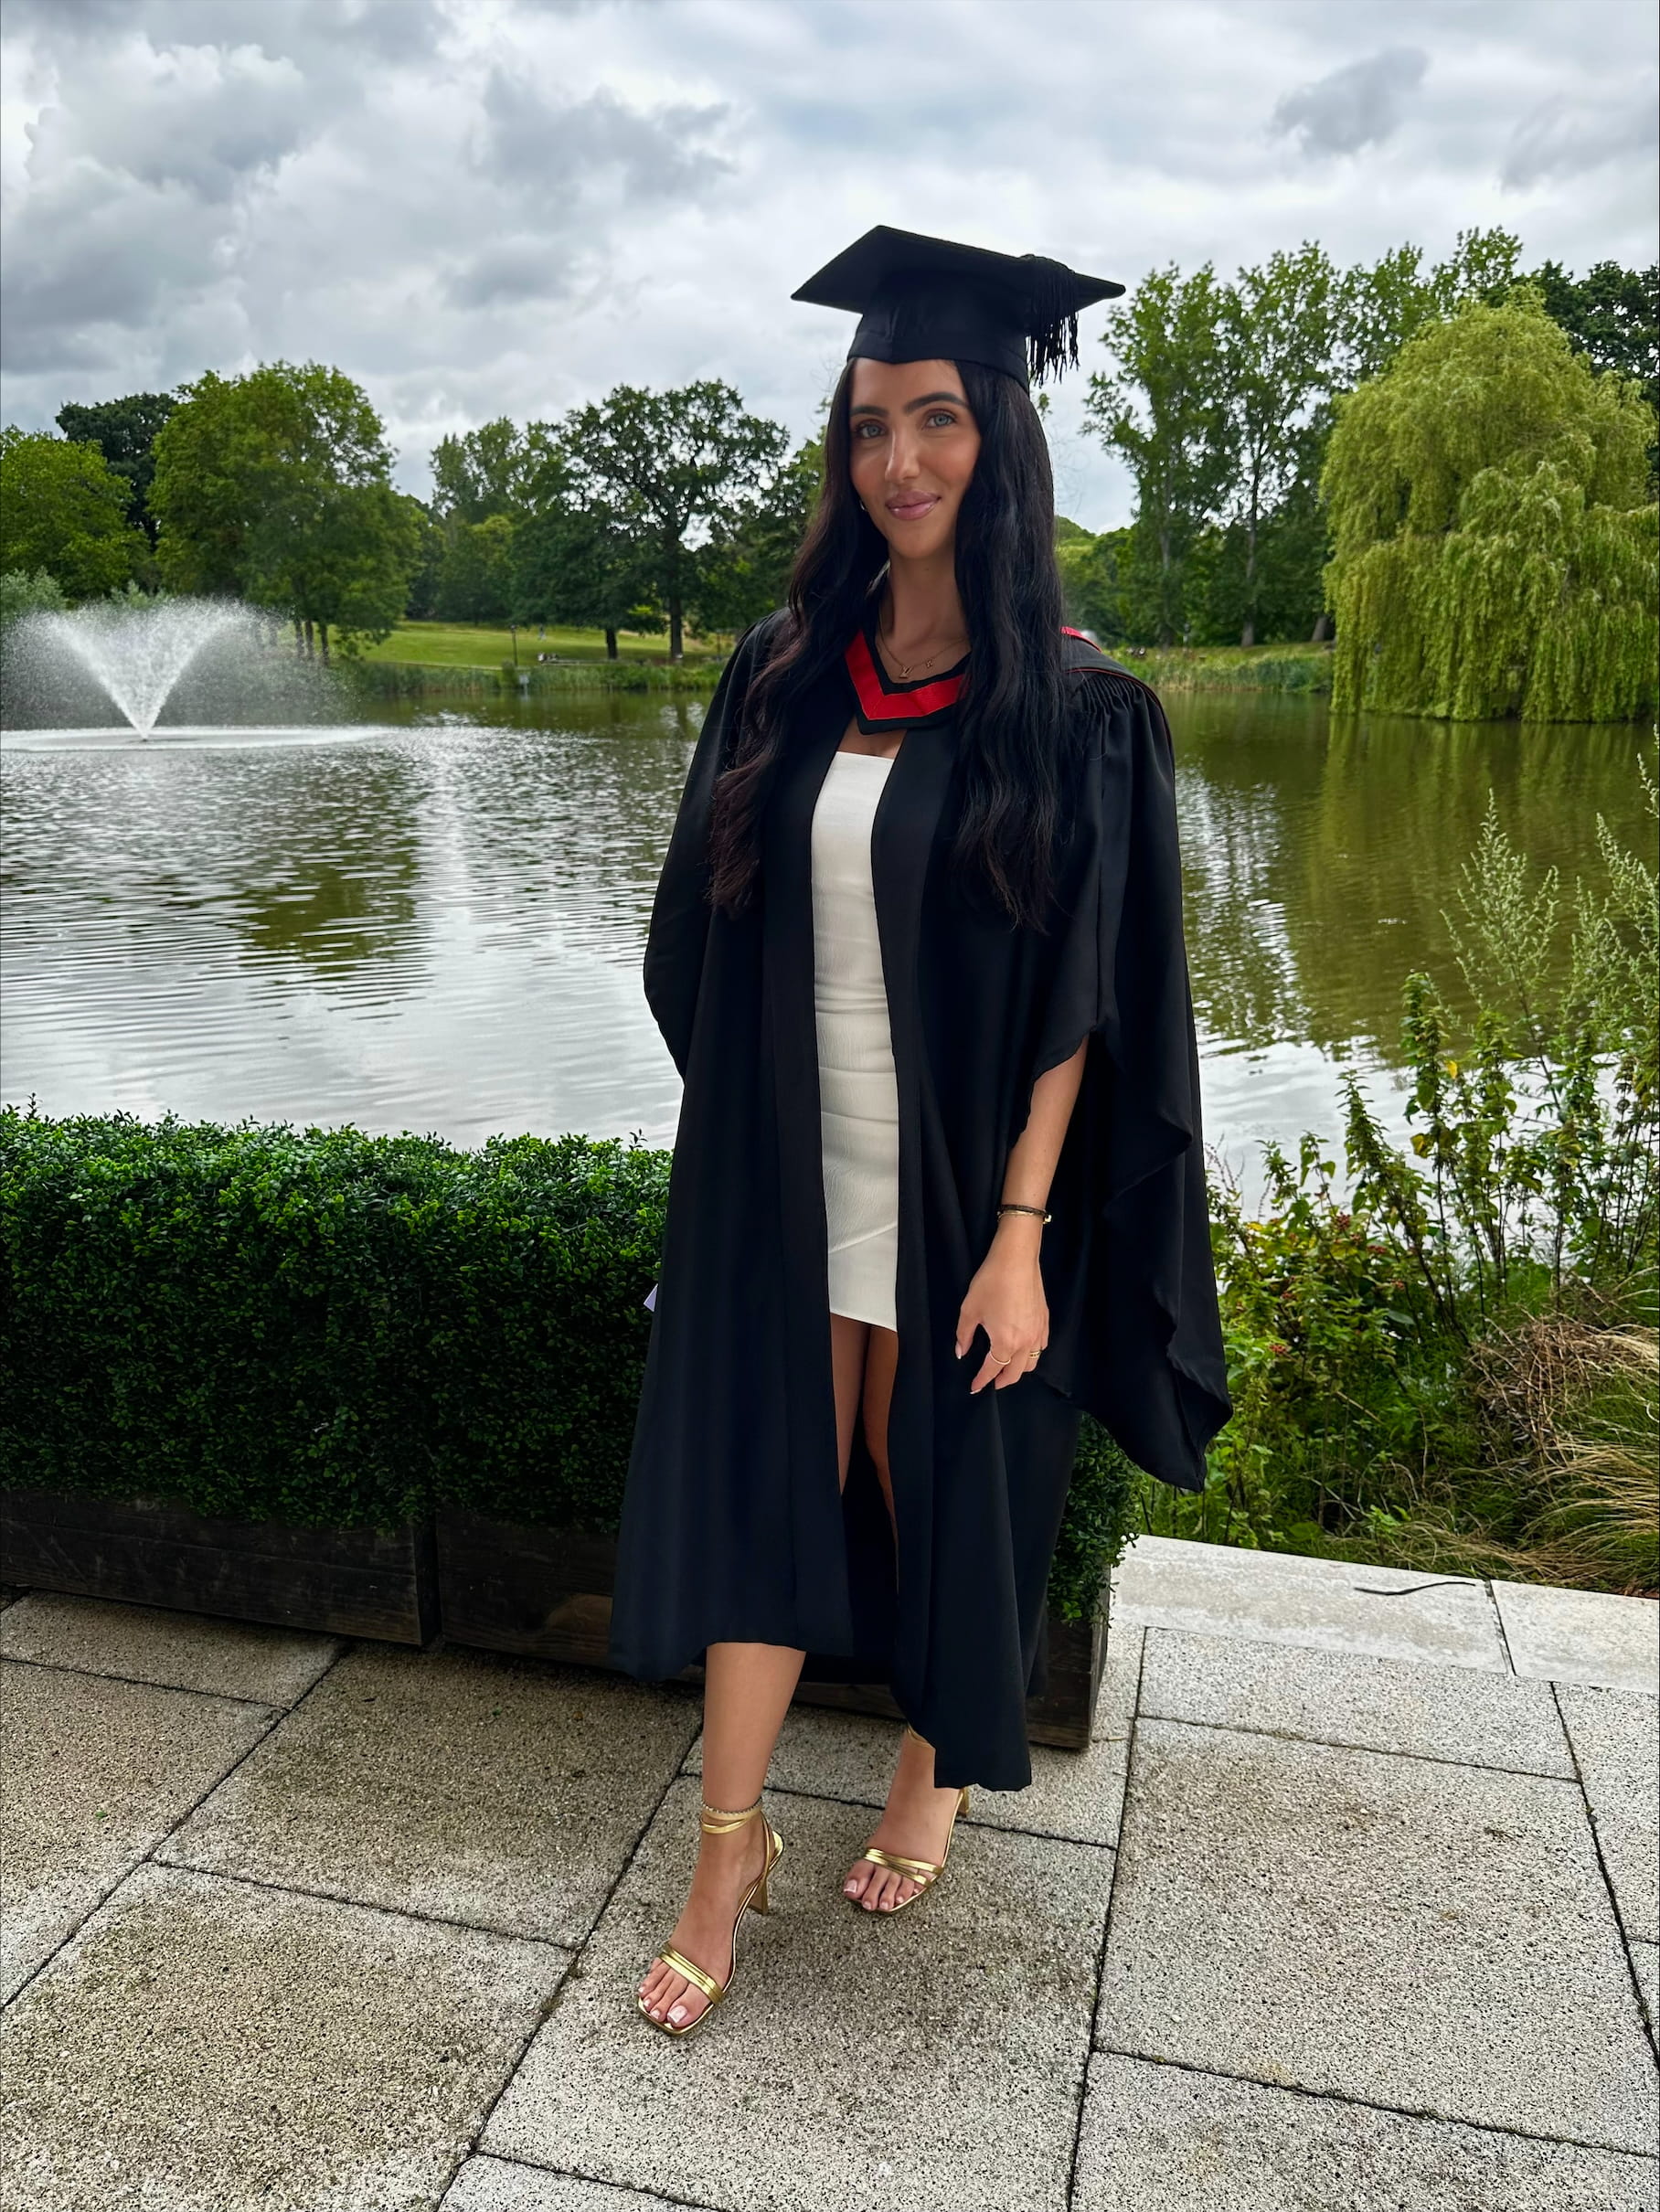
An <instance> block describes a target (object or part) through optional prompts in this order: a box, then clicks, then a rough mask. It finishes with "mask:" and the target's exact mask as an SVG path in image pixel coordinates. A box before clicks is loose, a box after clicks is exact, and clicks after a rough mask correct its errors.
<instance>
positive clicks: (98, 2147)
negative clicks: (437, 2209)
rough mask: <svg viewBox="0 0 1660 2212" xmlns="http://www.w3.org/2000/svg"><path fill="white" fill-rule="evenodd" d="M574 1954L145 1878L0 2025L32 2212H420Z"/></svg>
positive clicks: (20, 2167) (146, 1872)
mask: <svg viewBox="0 0 1660 2212" xmlns="http://www.w3.org/2000/svg"><path fill="white" fill-rule="evenodd" d="M566 1963H567V1957H566V1954H565V1953H563V1952H560V1951H555V1950H553V1949H552V1948H551V1947H550V1946H548V1945H544V1944H539V1943H527V1942H523V1941H516V1940H515V1939H513V1938H510V1937H503V1936H495V1935H487V1934H484V1933H483V1932H481V1931H479V1930H474V1929H457V1928H442V1927H437V1926H434V1925H432V1924H431V1923H430V1922H427V1921H422V1920H413V1919H410V1918H408V1917H407V1916H404V1915H401V1914H397V1913H387V1912H373V1911H368V1910H366V1909H363V1908H362V1907H359V1906H355V1905H343V1904H339V1903H336V1902H335V1901H334V1900H332V1899H329V1898H311V1897H296V1896H293V1895H292V1894H289V1893H286V1892H283V1891H281V1890H271V1889H264V1888H258V1887H255V1886H254V1885H252V1884H249V1883H242V1882H230V1881H223V1880H220V1879H218V1878H217V1877H213V1876H210V1875H200V1874H191V1873H188V1872H186V1871H183V1870H181V1869H177V1868H174V1867H165V1866H154V1865H150V1866H141V1867H140V1868H139V1869H138V1870H137V1871H136V1872H135V1873H134V1874H133V1876H131V1877H129V1879H128V1880H127V1881H125V1882H123V1883H122V1886H121V1888H120V1889H118V1890H117V1891H116V1892H115V1894H114V1895H113V1896H112V1898H110V1899H109V1900H108V1902H107V1903H106V1904H105V1905H104V1906H103V1908H102V1909H101V1910H100V1911H99V1913H98V1914H97V1915H96V1916H95V1917H94V1918H93V1919H92V1920H90V1921H89V1922H88V1924H87V1926H86V1927H85V1928H84V1929H83V1930H81V1932H80V1935H79V1936H78V1937H77V1938H76V1939H75V1940H74V1941H73V1942H72V1943H69V1944H67V1945H66V1946H65V1947H64V1949H63V1950H62V1951H59V1954H58V1956H57V1958H55V1959H54V1960H53V1961H52V1962H51V1964H50V1965H49V1966H48V1968H47V1970H46V1972H45V1973H43V1974H41V1975H40V1977H39V1978H38V1979H37V1981H36V1982H34V1983H32V1984H31V1985H30V1987H29V1988H28V1989H27V1991H26V1992H25V1993H24V1994H23V1995H22V1996H21V1997H20V1998H18V2000H17V2001H16V2004H15V2005H13V2006H12V2008H11V2010H10V2012H9V2013H8V2015H6V2018H5V2024H4V2026H3V2027H0V2053H3V2054H4V2064H5V2079H6V2090H7V2101H6V2109H5V2116H4V2121H3V2122H0V2127H3V2130H4V2133H3V2135H0V2141H3V2142H4V2144H5V2168H6V2171H7V2172H8V2173H9V2174H10V2175H11V2176H12V2178H13V2186H14V2188H15V2189H16V2201H17V2202H18V2204H19V2205H27V2207H28V2208H29V2212H87V2207H89V2206H96V2207H98V2212H124V2207H140V2206H142V2207H145V2212H153V2208H156V2207H165V2212H184V2208H185V2207H191V2208H192V2212H203V2208H206V2207H212V2212H256V2208H257V2212H417V2208H418V2207H425V2206H429V2205H431V2203H432V2202H433V2200H434V2199H435V2197H436V2196H437V2195H438V2192H439V2190H440V2189H441V2188H442V2185H443V2183H444V2181H445V2179H446V2178H447V2176H448V2175H449V2174H450V2172H451V2170H452V2167H453V2166H454V2164H455V2162H456V2160H457V2159H458V2158H459V2157H460V2155H461V2154H462V2152H463V2149H464V2148H465V2146H466V2144H467V2143H468V2142H469V2141H470V2139H471V2137H472V2136H473V2134H474V2132H475V2131H476V2130H477V2128H478V2125H479V2122H480V2121H481V2120H482V2118H483V2116H484V2111H485V2109H486V2107H487V2105H488V2103H489V2100H490V2099H491V2098H492V2097H493V2096H494V2095H495V2092H496V2090H497V2089H498V2088H499V2087H500V2085H501V2083H502V2081H503V2080H504V2079H505V2077H506V2075H507V2073H508V2070H509V2068H511V2067H512V2064H513V2061H514V2059H515V2058H516V2055H517V2053H518V2051H519V2049H520V2048H521V2047H522V2045H523V2042H524V2039H525V2038H526V2037H527V2036H528V2035H529V2033H530V2032H531V2030H532V2029H533V2028H534V2027H535V2026H536V2024H537V2020H538V2019H539V2018H540V2017H541V2016H542V2015H543V2013H544V2012H545V2010H546V2008H547V2005H548V2002H549V2000H550V1999H551V1997H552V1994H553V1992H554V1990H555V1988H556V1986H557V1985H558V1983H559V1976H560V1973H562V1972H563V1970H564V1967H565V1965H566Z"/></svg>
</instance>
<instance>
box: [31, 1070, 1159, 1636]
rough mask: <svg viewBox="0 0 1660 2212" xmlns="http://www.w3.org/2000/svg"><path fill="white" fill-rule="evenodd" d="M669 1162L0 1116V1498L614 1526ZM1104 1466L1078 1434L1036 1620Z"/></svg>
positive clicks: (1071, 1585)
mask: <svg viewBox="0 0 1660 2212" xmlns="http://www.w3.org/2000/svg"><path fill="white" fill-rule="evenodd" d="M670 1156H671V1155H670V1154H667V1153H665V1152H657V1151H653V1150H649V1149H647V1148H646V1147H644V1146H641V1145H623V1144H622V1143H619V1142H616V1141H614V1140H612V1141H604V1142H597V1141H593V1140H591V1139H588V1138H584V1137H579V1136H568V1137H560V1138H558V1139H551V1140H548V1139H541V1138H537V1137H515V1138H505V1137H495V1138H492V1139H491V1140H490V1142H489V1143H487V1144H485V1145H484V1146H483V1148H482V1149H481V1150H479V1151H477V1152H462V1151H458V1150H456V1149H455V1148H454V1147H452V1146H451V1145H449V1144H446V1143H443V1142H442V1140H441V1139H439V1138H436V1137H415V1136H410V1135H407V1134H406V1135H403V1136H398V1137H370V1136H366V1135H364V1134H363V1133H361V1132H359V1131H357V1130H356V1129H351V1128H346V1129H332V1130H324V1129H308V1130H306V1131H304V1132H303V1133H299V1132H296V1131H294V1130H293V1128H291V1127H289V1126H287V1125H286V1124H282V1123H279V1124H275V1125H264V1126H261V1125H256V1124H254V1123H252V1122H247V1123H244V1124H242V1125H241V1126H240V1127H238V1128H235V1129H227V1128H223V1127H219V1126H218V1125H215V1124H213V1123H208V1122H200V1123H188V1122H181V1121H178V1120H176V1118H174V1117H173V1116H168V1117H166V1118H165V1120H163V1121H161V1122H155V1123H152V1124H146V1123H144V1122H139V1121H138V1120H136V1119H134V1118H133V1117H132V1116H130V1115H127V1114H112V1115H109V1116H101V1117H86V1118H77V1119H72V1120H63V1121H57V1120H52V1119H49V1118H48V1117H46V1116H43V1115H37V1114H36V1113H34V1112H33V1111H30V1112H27V1113H22V1112H19V1111H17V1110H16V1108H13V1107H7V1108H5V1109H0V1379H3V1381H4V1387H5V1402H4V1409H3V1410H0V1454H3V1461H4V1469H5V1480H6V1481H7V1482H8V1483H12V1484H18V1485H21V1486H26V1487H35V1488H41V1489H48V1490H60V1491H80V1492H86V1493H90V1494H94V1495H98V1496H102V1497H147V1498H158V1499H164V1498H165V1499H169V1500H172V1501H175V1502H176V1503H178V1504H180V1505H186V1506H188V1507H190V1508H191V1509H192V1510H194V1511H196V1512H198V1513H203V1514H211V1515H227V1516H229V1517H232V1518H236V1519H239V1520H249V1521H259V1520H275V1521H285V1522H290V1523H297V1524H301V1525H307V1524H309V1525H328V1524H333V1525H335V1526H375V1527H381V1528H385V1527H390V1526H394V1525H395V1524H396V1523H398V1522H399V1521H401V1520H403V1519H405V1518H406V1517H408V1516H409V1515H411V1514H415V1513H420V1512H424V1511H425V1510H427V1509H428V1508H429V1507H430V1506H431V1505H433V1504H435V1503H441V1502H442V1503H444V1504H449V1505H461V1506H466V1507H470V1508H472V1509H473V1510H474V1511H476V1512H480V1513H486V1514H491V1515H499V1516H500V1517H501V1518H503V1519H507V1520H518V1521H524V1522H528V1523H531V1524H535V1525H541V1526H564V1527H572V1528H579V1529H583V1530H587V1531H590V1532H593V1533H605V1532H609V1531H612V1530H614V1528H615V1527H616V1525H617V1515H618V1509H619V1507H620V1505H621V1502H622V1484H623V1478H624V1475H625V1473H626V1471H627V1465H628V1453H629V1445H630V1442H631V1440H632V1438H633V1424H634V1412H635V1407H636V1404H637V1401H638V1398H639V1391H640V1378H641V1375H642V1373H643V1371H644V1360H645V1347H646V1344H647V1341H648V1338H649V1335H650V1329H651V1316H650V1314H649V1313H647V1312H646V1311H645V1308H644V1304H643V1303H642V1302H643V1300H644V1297H645V1294H646V1292H647V1291H648V1290H649V1289H650V1287H651V1284H652V1282H653V1281H654V1279H655V1276H656V1272H657V1260H658V1254H659V1251H660V1250H661V1242H662V1231H663V1217H664V1208H665V1203H666V1199H667V1194H668V1170H669V1163H670ZM1130 1483H1131V1470H1130V1467H1129V1463H1128V1462H1126V1461H1125V1460H1124V1459H1123V1455H1122V1453H1120V1452H1118V1450H1117V1448H1116V1446H1115V1445H1113V1444H1112V1441H1111V1440H1110V1439H1108V1438H1107V1437H1106V1435H1105V1432H1104V1431H1102V1430H1100V1429H1098V1428H1097V1427H1096V1425H1095V1424H1094V1423H1093V1422H1092V1421H1090V1420H1088V1419H1087V1418H1086V1421H1085V1433H1084V1438H1083V1441H1082V1443H1081V1444H1080V1453H1079V1462H1078V1468H1077V1472H1076V1473H1075V1476H1074V1480H1073V1485H1072V1493H1071V1498H1070V1502H1069V1506H1068V1511H1067V1521H1066V1526H1065V1528H1064V1529H1063V1532H1062V1537H1061V1542H1060V1546H1059V1550H1058V1552H1057V1556H1056V1564H1055V1573H1054V1576H1053V1578H1052V1580H1051V1586H1050V1601H1051V1605H1052V1607H1053V1609H1054V1610H1055V1611H1056V1612H1057V1613H1058V1614H1059V1616H1060V1617H1062V1618H1065V1619H1069V1620H1079V1619H1087V1618H1089V1617H1090V1616H1091V1614H1092V1612H1093V1611H1094V1610H1095V1605H1096V1602H1097V1593H1098V1591H1099V1590H1100V1587H1101V1578H1102V1576H1103V1574H1104V1573H1105V1571H1106V1569H1107V1568H1108V1567H1109V1566H1110V1565H1111V1564H1112V1560H1113V1559H1114V1558H1116V1557H1117V1554H1118V1551H1119V1549H1120V1547H1121V1546H1122V1542H1123V1520H1124V1515H1125V1511H1126V1499H1127V1495H1128V1493H1129V1488H1130Z"/></svg>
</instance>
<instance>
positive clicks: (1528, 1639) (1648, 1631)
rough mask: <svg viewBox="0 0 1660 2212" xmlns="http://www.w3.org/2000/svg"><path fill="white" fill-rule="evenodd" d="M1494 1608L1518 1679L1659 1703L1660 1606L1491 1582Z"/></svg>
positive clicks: (1538, 1585)
mask: <svg viewBox="0 0 1660 2212" xmlns="http://www.w3.org/2000/svg"><path fill="white" fill-rule="evenodd" d="M1493 1596H1494V1601H1495V1603H1496V1605H1497V1606H1498V1610H1499V1613H1500V1616H1501V1618H1502V1619H1503V1621H1504V1623H1505V1639H1506V1643H1508V1644H1509V1646H1510V1658H1511V1663H1512V1664H1513V1665H1514V1666H1515V1668H1516V1673H1517V1674H1518V1675H1530V1676H1533V1677H1535V1678H1536V1679H1538V1680H1540V1681H1546V1682H1586V1683H1592V1684H1595V1685H1597V1686H1599V1687H1601V1688H1603V1689H1610V1690H1635V1691H1637V1692H1639V1693H1640V1694H1641V1695H1643V1696H1647V1697H1656V1696H1660V1605H1657V1604H1656V1603H1655V1601H1654V1600H1653V1599H1652V1598H1615V1597H1611V1596H1610V1595H1609V1594H1608V1592H1607V1591H1605V1590H1555V1589H1552V1588H1549V1587H1548V1586H1547V1585H1546V1584H1544V1583H1541V1582H1495V1584H1494V1585H1493Z"/></svg>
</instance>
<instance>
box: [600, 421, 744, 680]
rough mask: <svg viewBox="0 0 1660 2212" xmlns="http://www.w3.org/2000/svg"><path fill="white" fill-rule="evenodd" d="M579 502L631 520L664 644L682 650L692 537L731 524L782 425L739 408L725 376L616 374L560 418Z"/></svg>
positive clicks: (694, 555)
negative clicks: (654, 386) (612, 385)
mask: <svg viewBox="0 0 1660 2212" xmlns="http://www.w3.org/2000/svg"><path fill="white" fill-rule="evenodd" d="M560 442H561V445H562V447H563V450H564V451H565V452H566V453H567V455H568V456H569V459H570V461H571V463H572V464H573V467H574V469H575V471H576V473H577V474H578V476H579V477H580V479H581V480H582V492H583V499H584V504H586V505H601V504H602V503H603V502H604V501H607V500H609V501H611V502H612V503H613V504H614V505H615V506H616V508H617V510H618V512H619V514H620V515H621V516H624V517H626V519H627V522H628V525H629V526H630V527H631V529H637V532H638V540H639V543H640V546H641V548H642V552H643V556H644V559H645V565H646V570H647V576H648V580H649V587H650V590H651V594H652V597H653V598H654V600H655V601H657V603H658V604H660V605H661V606H662V607H663V608H664V609H665V611H666V613H667V615H668V634H669V654H670V655H671V657H672V658H673V659H675V660H678V659H680V657H681V655H682V653H683V652H684V650H685V642H686V607H687V604H688V602H689V601H691V600H692V598H693V597H694V595H695V593H696V590H697V574H698V544H699V541H700V540H701V539H702V538H703V537H705V536H706V535H707V534H708V532H710V531H711V530H713V531H716V532H718V531H720V530H721V529H723V528H725V527H728V526H730V525H731V523H732V521H733V518H734V517H735V516H737V515H738V514H740V512H741V510H742V506H743V502H744V499H745V495H747V494H749V493H750V492H752V491H754V490H756V489H758V488H759V487H760V486H761V484H763V483H764V482H765V481H766V480H767V478H768V475H769V473H770V472H771V470H772V469H773V468H775V467H776V465H777V463H779V461H780V460H781V459H782V456H783V452H784V449H785V444H786V439H785V433H784V431H783V430H782V426H781V425H780V424H778V423H776V422H769V421H767V420H764V419H763V418H762V417H761V416H759V415H751V414H749V413H747V412H746V411H745V409H744V406H743V402H742V400H741V399H740V398H739V396H738V394H737V393H736V392H735V391H734V390H733V389H732V388H731V387H730V385H727V384H719V383H714V382H706V383H700V384H687V385H684V386H682V387H681V388H679V389H678V390H675V391H666V392H652V391H644V390H642V389H641V388H638V387H637V386H634V385H629V384H620V385H618V386H617V388H616V389H615V390H614V391H612V392H611V393H609V394H608V395H607V397H606V398H605V399H602V400H601V401H600V403H599V404H598V405H597V406H591V407H584V408H578V409H576V410H575V411H574V412H573V413H571V414H570V415H568V416H567V417H566V418H565V420H564V422H563V423H562V424H561V425H560Z"/></svg>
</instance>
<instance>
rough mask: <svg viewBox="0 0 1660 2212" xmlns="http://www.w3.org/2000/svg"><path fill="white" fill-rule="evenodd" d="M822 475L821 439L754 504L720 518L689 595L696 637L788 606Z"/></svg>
mask: <svg viewBox="0 0 1660 2212" xmlns="http://www.w3.org/2000/svg"><path fill="white" fill-rule="evenodd" d="M824 474H825V446H824V440H823V439H822V438H813V439H809V440H808V441H806V442H805V443H804V444H803V445H800V446H798V447H797V448H796V450H795V452H793V453H792V454H791V455H790V457H789V459H788V460H787V461H785V462H784V463H782V465H781V466H780V467H779V468H777V469H775V470H774V471H773V473H772V474H771V476H770V477H769V478H768V479H767V481H766V482H765V483H764V484H761V487H760V489H759V490H758V491H756V492H755V493H754V494H753V495H751V496H750V497H749V498H748V499H745V500H743V501H741V502H740V503H739V504H738V505H735V506H733V507H731V508H730V509H729V511H728V512H727V513H726V514H724V515H722V516H718V518H717V520H716V521H715V523H714V525H713V526H712V527H711V528H710V531H709V534H708V539H707V541H706V542H705V544H704V545H703V547H702V548H700V551H699V557H698V561H697V581H696V583H695V585H694V587H693V590H692V599H691V604H692V611H693V613H694V616H695V619H696V621H697V627H698V628H699V630H701V631H703V632H705V633H708V632H710V631H727V632H729V633H736V632H738V631H740V630H746V629H748V627H749V625H750V623H751V622H759V621H760V620H761V616H762V615H763V614H770V613H771V611H772V610H773V609H774V608H775V607H782V605H783V603H784V600H785V597H786V595H787V593H788V591H789V588H790V571H791V569H793V567H794V566H795V556H796V554H797V553H798V552H799V551H800V549H801V541H802V539H803V537H805V536H806V534H807V525H808V524H809V523H810V522H811V521H812V519H813V510H814V507H815V506H816V505H817V504H818V495H819V486H820V485H821V484H822V483H823V482H824Z"/></svg>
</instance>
